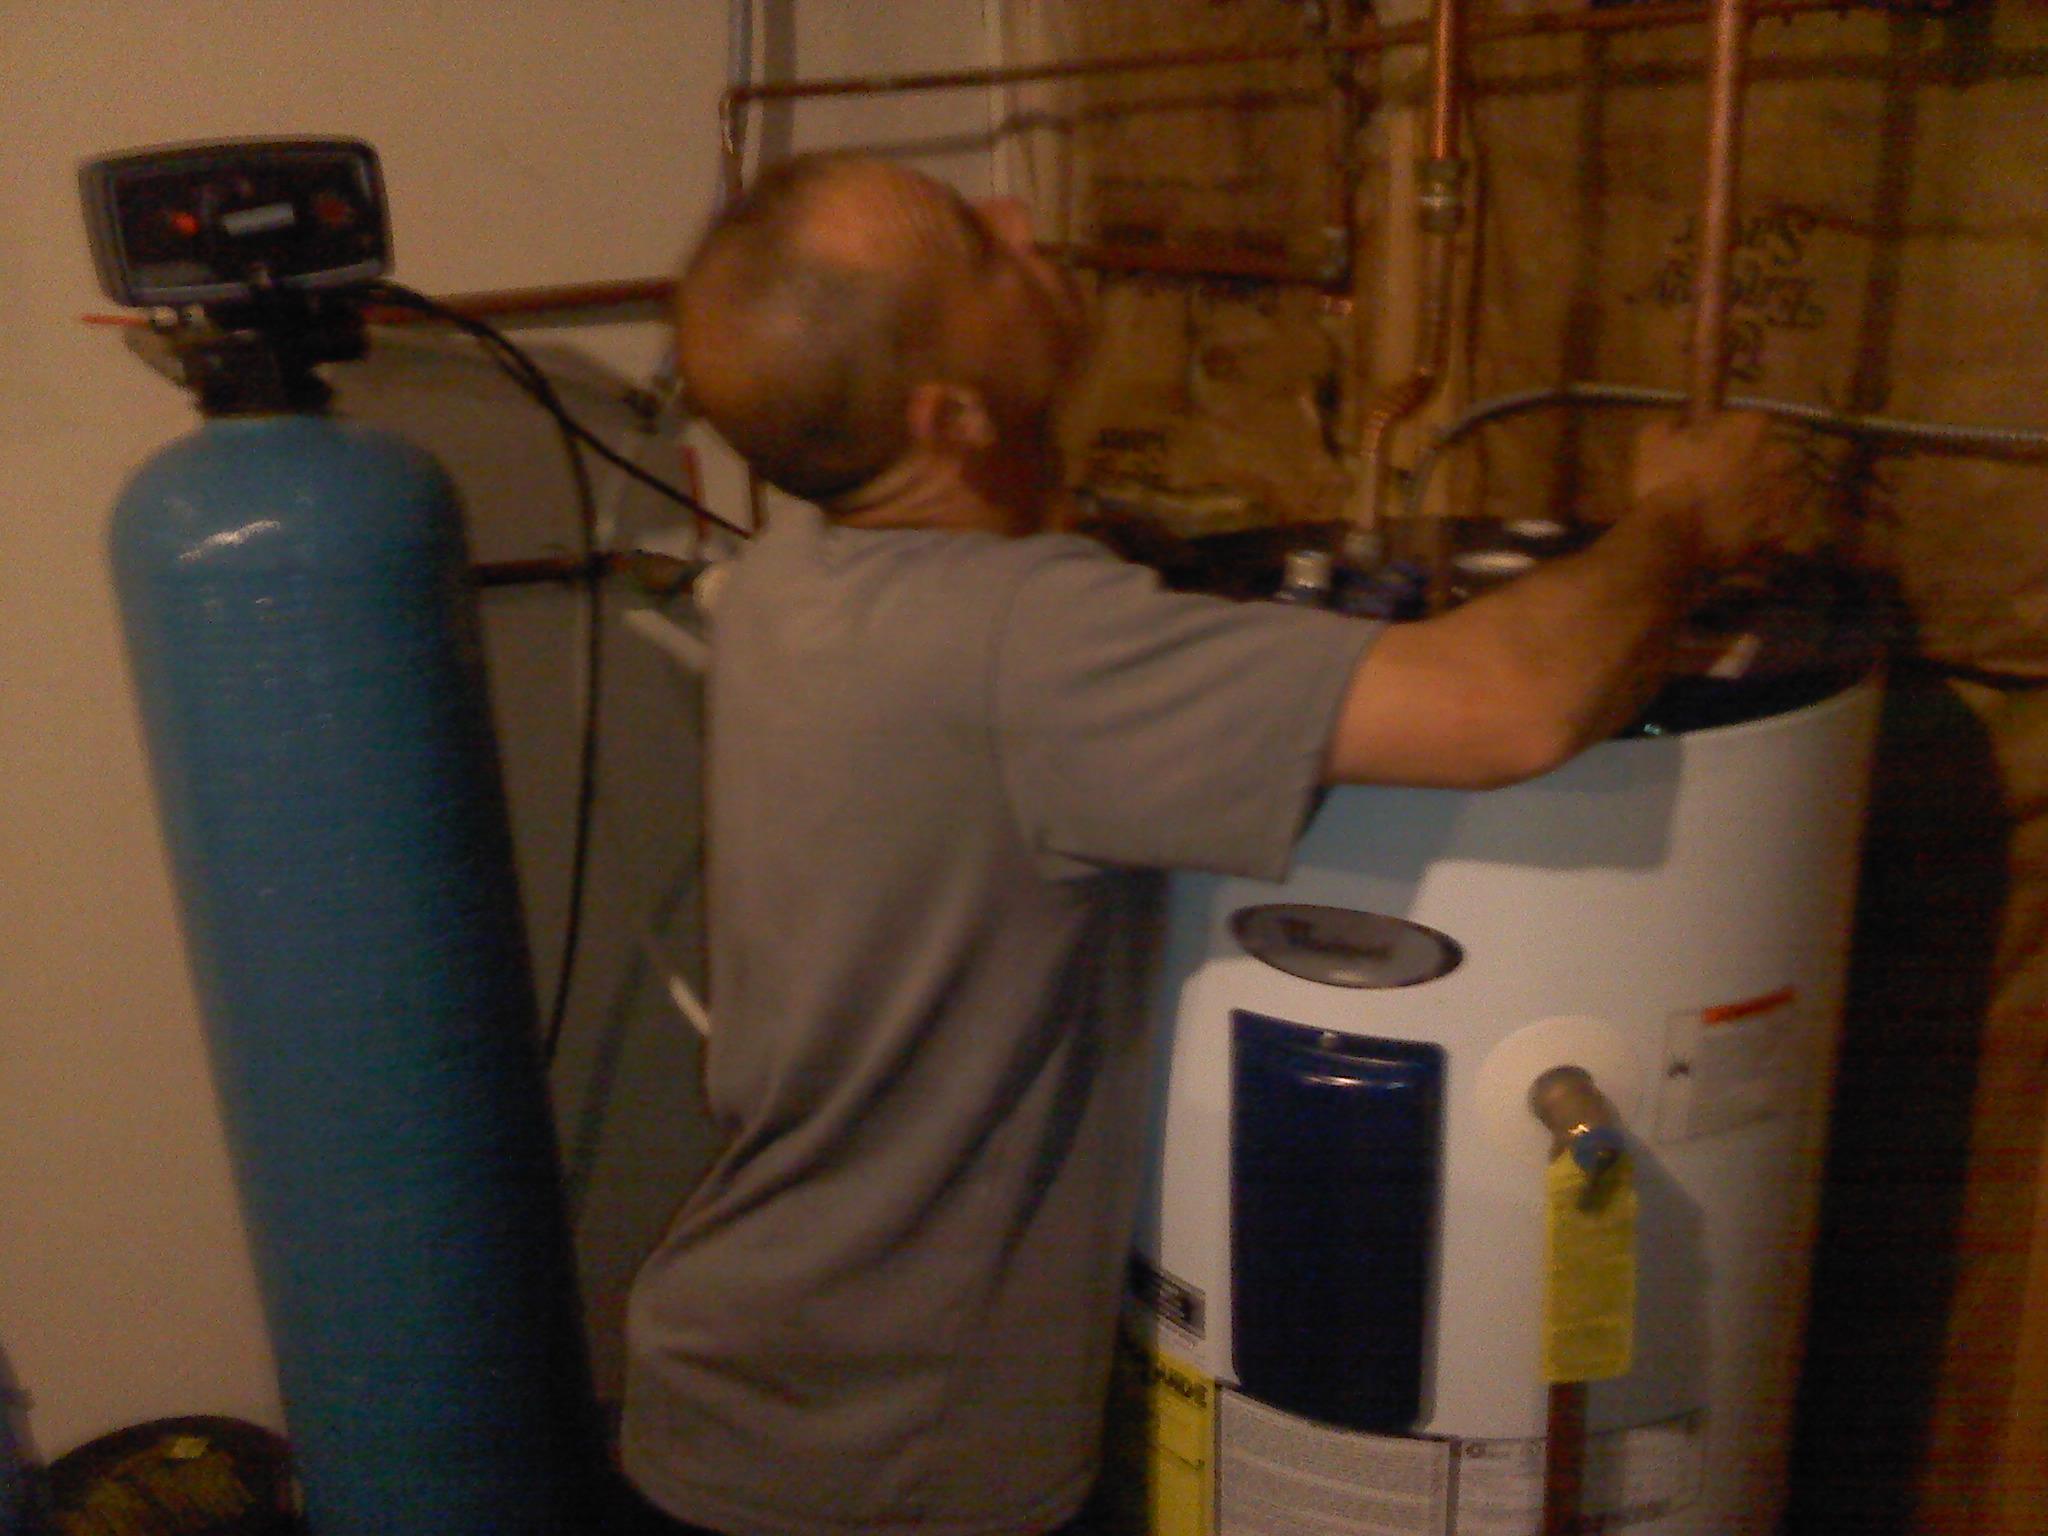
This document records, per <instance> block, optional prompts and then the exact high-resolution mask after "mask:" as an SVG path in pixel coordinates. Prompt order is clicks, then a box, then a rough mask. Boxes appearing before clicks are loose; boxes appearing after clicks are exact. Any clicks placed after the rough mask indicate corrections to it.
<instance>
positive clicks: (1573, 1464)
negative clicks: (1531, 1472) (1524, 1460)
mask: <svg viewBox="0 0 2048 1536" xmlns="http://www.w3.org/2000/svg"><path fill="white" fill-rule="evenodd" d="M1585 1486H1586V1384H1585V1383H1584V1382H1581V1381H1561V1382H1557V1383H1555V1384H1553V1385H1552V1387H1551V1389H1550V1399H1549V1413H1548V1416H1547V1422H1546V1423H1545V1425H1544V1435H1543V1536H1579V1528H1580V1524H1581V1522H1582V1520H1583V1515H1582V1513H1581V1511H1582V1509H1583V1507H1584V1503H1585Z"/></svg>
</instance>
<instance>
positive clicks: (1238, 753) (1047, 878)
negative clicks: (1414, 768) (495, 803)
mask: <svg viewBox="0 0 2048 1536" xmlns="http://www.w3.org/2000/svg"><path fill="white" fill-rule="evenodd" d="M1375 632H1376V631H1375V630H1374V629H1373V627H1372V626H1369V625H1366V624H1362V623H1359V622H1357V621H1355V620H1350V619H1344V618H1340V617H1337V616H1335V615H1332V614H1328V613H1321V612H1315V611H1305V610H1301V609H1293V608H1284V607H1280V606H1277V605H1272V604H1235V603H1228V602H1224V601H1222V600H1219V599H1213V598H1206V597H1195V596H1188V595H1183V594H1174V593H1167V592H1164V591H1162V590H1161V589H1160V588H1159V586H1158V583H1157V581H1156V580H1155V578H1154V577H1153V576H1152V575H1151V574H1150V573H1149V572H1147V571H1144V570H1142V569H1140V568H1138V567H1135V566H1132V565H1128V564H1125V563H1123V562H1121V561H1119V560H1117V559H1115V558H1114V557H1113V556H1111V555H1109V554H1108V553H1106V552H1105V551H1103V550H1102V549H1100V548H1098V547H1097V546H1095V545H1094V544H1091V543H1089V542H1087V541H1085V540H1082V539H1078V538H1072V537H1066V536H1059V535H1037V536H1033V537H1029V538H1022V539H1005V538H1000V537H995V536H992V535H983V534H973V533H946V532H931V531H922V530H905V531H861V530H853V529H845V528H838V527H835V526H832V525H830V524H828V523H827V522H826V521H825V520H824V519H823V518H822V517H821V516H820V515H818V514H817V513H816V512H815V511H813V510H812V509H810V508H807V507H806V508H800V509H792V510H788V511H784V512H779V513H778V514H777V516H776V519H775V522H774V524H773V526H772V527H771V528H770V529H769V530H768V532H767V533H766V534H765V535H764V536H763V537H762V538H760V539H759V540H757V541H756V542H755V544H754V545H753V546H752V547H751V548H750V549H749V550H748V551H747V552H746V554H745V555H744V556H743V557H742V558H741V559H740V560H739V561H738V562H737V563H736V565H735V566H734V569H733V572H732V576H731V580H730V582H729V583H728V585H727V587H726V589H725V591H724V592H723V593H722V594H721V597H720V602H719V607H718V612H717V615H716V618H715V621H714V632H713V646H712V656H713V663H712V682H711V739H710V753H711V756H710V791H711V806H712V811H711V819H710V828H709V840H710V850H711V868H710V900H711V908H710V910H711V924H712V976H711V985H712V993H711V998H712V1013H713V1017H714V1020H715V1023H714V1027H713V1030H712V1036H711V1042H710V1047H709V1054H708V1058H707V1064H706V1090H707V1094H708V1099H709V1103H710V1106H711V1112H712V1114H713V1115H714V1116H715V1117H716V1120H717V1122H718V1125H719V1127H720V1129H721V1130H722V1131H723V1132H724V1134H725V1135H726V1137H727V1138H728V1140H727V1143H726V1145H725V1148H724V1151H723V1153H722V1154H721V1156H720V1158H719V1160H718V1161H717V1163H716V1164H715V1165H714V1167H713V1168H712V1169H711V1171H710V1173H709V1175H708V1176H707V1177H706V1178H705V1180H704V1182H703V1184H702V1185H701V1186H700V1187H699V1188H698V1189H697V1190H696V1191H695V1192H694V1193H693V1194H692V1195H691V1196H690V1198H689V1200H688V1201H687V1202H686V1203H685V1205H684V1207H683V1209H682V1211H681V1213H680V1214H679V1216H678V1217H677V1219H676V1222H675V1224H674V1226H673V1227H672V1229H671V1230H670V1232H669V1234H668V1236H667V1237H666V1238H665V1239H664V1240H663V1242H662V1244H661V1246H660V1247H659V1248H658V1250H657V1251H656V1252H655V1254H654V1255H653V1257H652V1258H651V1259H650V1260H649V1261H648V1263H647V1265H646V1267H645V1269H644V1270H643V1271H642V1273H641V1275H640V1278H639V1280H638V1282H637V1284H636V1286H635V1290H634V1295H633V1299H632V1304H631V1307H630V1311H629V1318H628V1324H627V1334H628V1341H629V1356H630V1365H629V1370H628V1380H627V1392H626V1420H625V1429H624V1456H625V1462H626V1468H627V1471H628V1473H629V1475H630V1476H631V1477H632V1478H633V1480H634V1481H635V1482H636V1483H637V1484H639V1486H640V1487H641V1488H642V1490H643V1491H644V1492H645V1493H646V1494H647V1495H648V1496H649V1497H650V1498H651V1499H653V1500H654V1501H655V1502H656V1503H657V1504H659V1505H661V1506H662V1507H664V1508H666V1509H668V1510H669V1511H670V1512H672V1513H673V1514H674V1515H676V1516H677V1517H678V1518H680V1519H683V1520H686V1521H690V1522H693V1523H696V1524H701V1525H706V1526H710V1527H712V1528H714V1529H717V1530H720V1531H727V1532H732V1533H735V1536H826V1533H847V1532H852V1531H861V1532H877V1533H886V1532H905V1533H908V1532H916V1533H918V1536H996V1533H1002V1536H1009V1533H1016V1532H1026V1531H1037V1530H1043V1529H1047V1528H1049V1527H1051V1526H1054V1525H1056V1524H1058V1523H1059V1522H1061V1521H1062V1520H1064V1519H1066V1518H1068V1517H1069V1516H1070V1515H1072V1514H1073V1512H1074V1510H1075V1509H1076V1507H1077V1506H1078V1505H1079V1504H1080V1502H1081V1500H1082V1498H1083V1497H1084V1495H1085V1494H1086V1492H1087V1489H1088V1485H1089V1482H1090V1480H1091V1479H1092V1477H1093V1475H1094V1470H1095V1466H1096V1455H1097V1439H1098V1435H1099V1432H1100V1428H1101V1417H1100V1416H1101V1406H1102V1400H1103V1397H1104V1395H1105V1383H1106V1378H1107V1372H1108V1362H1109V1353H1110V1344H1111V1338H1112V1332H1113V1325H1114V1317H1115V1313H1116V1308H1117V1300H1118V1294H1119V1287H1120V1282H1121V1277H1122V1274H1123V1269H1124V1263H1125V1255H1126V1251H1127V1247H1128V1243H1129V1238H1130V1226H1131V1220H1132V1216H1133V1208H1134V1203H1135V1200H1136V1194H1137V1188H1138V1182H1139V1174H1140V1166H1139V1165H1140V1159H1141V1156H1142V1145H1143V1140H1144V1132H1145V1123H1144V1122H1145V1117H1146V1110H1147V1104H1148V1100H1149V1095H1148V1091H1147V1089H1148V1084H1147V1080H1146V1079H1147V1070H1148V1065H1149V1055H1150V1052H1149V1047H1148V1043H1147V1041H1146V1040H1145V1038H1144V1035H1145V1030H1144V1008H1143V1006H1142V997H1141V993H1142V989H1143V986H1144V982H1145V976H1144V962H1145V960H1146V959H1147V958H1148V947H1149V944H1150V940H1151V937H1152V935H1153V934H1154V932H1155V930H1156V926H1157V922H1158V918H1159V900H1158V898H1159V894H1160V886H1161V880H1162V877H1161V876H1160V875H1159V874H1158V871H1160V870H1164V869H1174V868H1188V869H1205V870H1215V871H1221V872H1231V873H1238V874H1247V875H1253V876H1260V877H1267V878H1277V877H1279V876H1280V875H1281V874H1282V873H1283V872H1284V870H1285V868H1286V865H1287V860H1288V856H1289V854H1290V852H1291V850H1292V847H1293V844H1294V841H1295V838H1296V837H1297V835H1298V834H1299V832H1300V830H1301V826H1302V823H1303V821H1304V819H1305V817H1306V815H1307V813H1308V810H1309V807H1310V805H1311V803H1312V797H1313V795H1314V792H1315V787H1316V783H1317V778H1318V770H1319V768H1320V765H1321V761H1322V756H1323V752H1324V748H1325V744H1326V740H1327V737H1328V734H1329V731H1330V727H1331V724H1332V722H1333V720H1334V718H1335V714H1336V710H1337V706H1338V703H1339V701H1340V699H1341V697H1342V693H1343V689H1344V685H1345V682H1346V680H1347V679H1348V678H1349V676H1350V674H1351V671H1352V668H1353V666H1354V665H1355V664H1356V662H1357V660H1358V658H1359V656H1360V654H1361V653H1362V652H1363V650H1364V648H1365V646H1366V645H1367V644H1368V643H1369V642H1370V640H1371V638H1372V636H1373V634H1374V633H1375Z"/></svg>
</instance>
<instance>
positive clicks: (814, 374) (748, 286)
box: [677, 156, 975, 501]
mask: <svg viewBox="0 0 2048 1536" xmlns="http://www.w3.org/2000/svg"><path fill="white" fill-rule="evenodd" d="M973 240H974V228H973V225H972V222H971V220H969V219H967V218H966V217H965V216H964V210H963V209H962V206H961V205H960V203H959V201H958V199H957V198H955V197H954V196H953V195H952V194H951V193H949V192H947V191H946V190H945V189H944V188H943V187H941V186H939V185H938V184H937V183H936V182H933V181H931V180H929V179H928V178H925V177H922V176H919V175H916V174H915V173H913V172H909V171H906V170H903V169H901V168H900V167H897V166H893V165H890V164H888V163H886V162H883V161H878V160H873V159H864V158H859V157H854V156H806V157H803V158H800V159H797V160H792V161H788V162H785V163H783V164H781V165H778V166H775V167H774V168H772V169H770V170H769V171H767V172H766V173H764V174H763V175H762V177H761V178H760V179H759V181H757V182H756V183H755V184H754V186H753V187H752V188H750V189H749V190H748V192H747V193H746V194H745V196H743V197H741V198H740V199H739V200H738V201H736V202H735V203H734V204H733V206H732V207H731V208H729V209H727V210H726V211H725V213H723V214H722V215H721V216H720V217H719V219H718V220H717V222H716V223H715V224H714V225H713V226H712V228H711V230H710V232H709V233H708V234H707V235H706V236H705V238H704V241H703V244H702V245H701V246H700V247H699V248H698V251H697V254H696V255H695V257H694V258H693V259H692V260H691V262H690V264H689V267H688V269H687V270H686V271H685V273H684V275H683V280H682V283H681V285H680V288H679V291H678V295H677V334H678V352H677V356H678V360H679V362H680V364H681V367H682V373H683V380H684V383H685V385H686V386H687V388H688V390H689V394H690V399H691V403H692V404H693V405H694V406H695V407H696V408H697V409H698V410H700V411H701V412H703V414H704V416H705V417H706V418H707V419H708V420H709V421H710V422H711V424H712V425H713V426H714V427H716V428H717V429H718V430H719V432H720V433H722V434H723V435H724V436H725V438H726V440H727V441H728V442H730V443H731V444H732V445H733V446H734V447H735V448H737V449H738V450H739V451H740V453H742V454H743V455H745V457H746V458H747V459H748V461H749V462H750V463H752V464H753V466H754V468H755V469H756V470H757V471H758V472H759V473H760V474H761V475H762V476H763V478H765V479H767V480H768V481H769V482H770V483H772V484H774V485H776V486H779V487H781V488H782V489H783V490H785V491H788V492H790V493H791V494H792V495H796V496H801V497H804V498H806V499H807V500H812V501H829V500H831V499H833V498H834V497H837V496H840V495H843V494H845V493H846V492H848V491H851V490H853V489H855V488H857V487H859V486H861V485H863V484H865V483H866V482H867V481H869V480H870V479H872V478H873V477H874V476H875V475H876V474H878V473H879V472H880V471H881V470H883V469H884V468H886V467H887V466H888V465H889V464H891V463H892V462H894V460H895V459H896V458H897V457H898V456H899V455H901V454H902V453H903V451H904V449H905V447H906V445H907V431H908V428H907V425H906V420H905V416H906V402H907V399H908V394H909V391H910V389H911V387H912V386H913V385H914V384H915V383H917V382H918V381H919V380H920V379H922V378H926V377H930V376H933V375H934V374H936V373H938V372H940V371H942V370H943V369H944V367H945V363H946V358H945V349H946V345H947V336H946V330H947V325H946V315H947V297H948V295H949V294H950V293H951V292H952V290H953V289H954V288H955V286H956V285H957V284H958V283H959V282H960V281H961V280H962V277H963V274H964V273H965V272H966V271H968V270H969V268H970V267H971V264H972V262H973V259H974V255H975V250H974V243H973Z"/></svg>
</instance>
